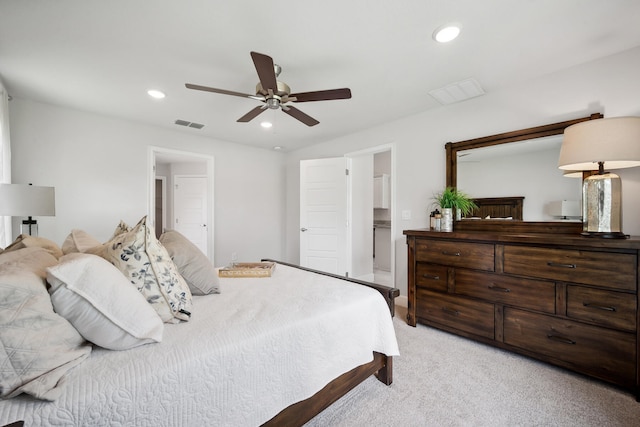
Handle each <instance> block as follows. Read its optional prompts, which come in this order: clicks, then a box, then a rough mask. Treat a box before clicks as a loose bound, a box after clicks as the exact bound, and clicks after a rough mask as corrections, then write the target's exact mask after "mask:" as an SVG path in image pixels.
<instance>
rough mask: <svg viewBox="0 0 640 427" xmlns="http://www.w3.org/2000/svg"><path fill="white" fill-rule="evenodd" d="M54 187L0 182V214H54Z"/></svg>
mask: <svg viewBox="0 0 640 427" xmlns="http://www.w3.org/2000/svg"><path fill="white" fill-rule="evenodd" d="M55 214H56V203H55V189H54V187H40V186H35V185H25V184H0V215H7V216H54V215H55Z"/></svg>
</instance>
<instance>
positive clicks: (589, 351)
mask: <svg viewBox="0 0 640 427" xmlns="http://www.w3.org/2000/svg"><path fill="white" fill-rule="evenodd" d="M504 343H505V344H509V345H512V346H515V347H519V348H522V349H525V350H529V351H533V352H535V353H538V354H542V355H544V356H547V357H550V358H553V359H556V360H559V361H562V362H564V364H566V365H568V366H571V367H573V368H574V369H578V370H579V371H581V372H584V373H588V374H591V375H594V376H596V377H598V378H601V379H604V380H610V381H615V382H617V383H620V384H623V385H626V386H632V385H634V384H635V376H636V367H635V362H636V345H635V337H634V334H630V333H625V332H620V331H613V330H611V329H606V328H600V327H597V326H590V325H585V324H583V323H579V322H574V321H571V320H566V319H559V318H555V317H552V316H547V315H544V314H535V313H530V312H526V311H521V310H517V309H513V308H510V307H506V308H505V311H504Z"/></svg>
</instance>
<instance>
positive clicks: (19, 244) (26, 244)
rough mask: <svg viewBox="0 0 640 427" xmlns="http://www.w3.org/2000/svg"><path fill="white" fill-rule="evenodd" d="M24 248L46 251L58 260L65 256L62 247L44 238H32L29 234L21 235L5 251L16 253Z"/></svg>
mask: <svg viewBox="0 0 640 427" xmlns="http://www.w3.org/2000/svg"><path fill="white" fill-rule="evenodd" d="M24 248H43V249H46V250H47V252H49V253H50V254H51V255H53V256H54V257H56V259H58V258H60V257H61V256H62V255H63V254H62V249H60V247H59V246H58V245H56V244H55V243H54V242H52V241H51V240H49V239H45V238H44V237H36V236H30V235H28V234H21V235H19V236H18V238H17V239H16V240H15V241H14V242H13V243H12V244H10V245H9V246H7V247H6V248H4V250H5V251H15V250H18V249H24Z"/></svg>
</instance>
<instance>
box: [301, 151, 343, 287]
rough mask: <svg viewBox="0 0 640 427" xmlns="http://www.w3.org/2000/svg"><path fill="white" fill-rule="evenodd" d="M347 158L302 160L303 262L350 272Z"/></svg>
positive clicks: (318, 268)
mask: <svg viewBox="0 0 640 427" xmlns="http://www.w3.org/2000/svg"><path fill="white" fill-rule="evenodd" d="M347 168H348V159H346V158H344V157H338V158H331V159H314V160H302V161H300V264H301V265H302V266H304V267H309V268H313V269H316V270H321V271H326V272H329V273H334V274H339V275H341V276H344V275H348V272H349V265H348V260H347V254H348V251H347V245H348V241H347V235H348V231H349V224H348V221H347V219H348V216H347V214H348V212H347V188H348V187H347V180H348V175H347Z"/></svg>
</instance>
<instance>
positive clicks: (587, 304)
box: [582, 302, 617, 311]
mask: <svg viewBox="0 0 640 427" xmlns="http://www.w3.org/2000/svg"><path fill="white" fill-rule="evenodd" d="M582 305H584V306H585V307H589V308H597V309H598V310H604V311H617V310H616V308H615V307H609V306H606V305H600V304H593V303H590V302H584V303H582Z"/></svg>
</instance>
